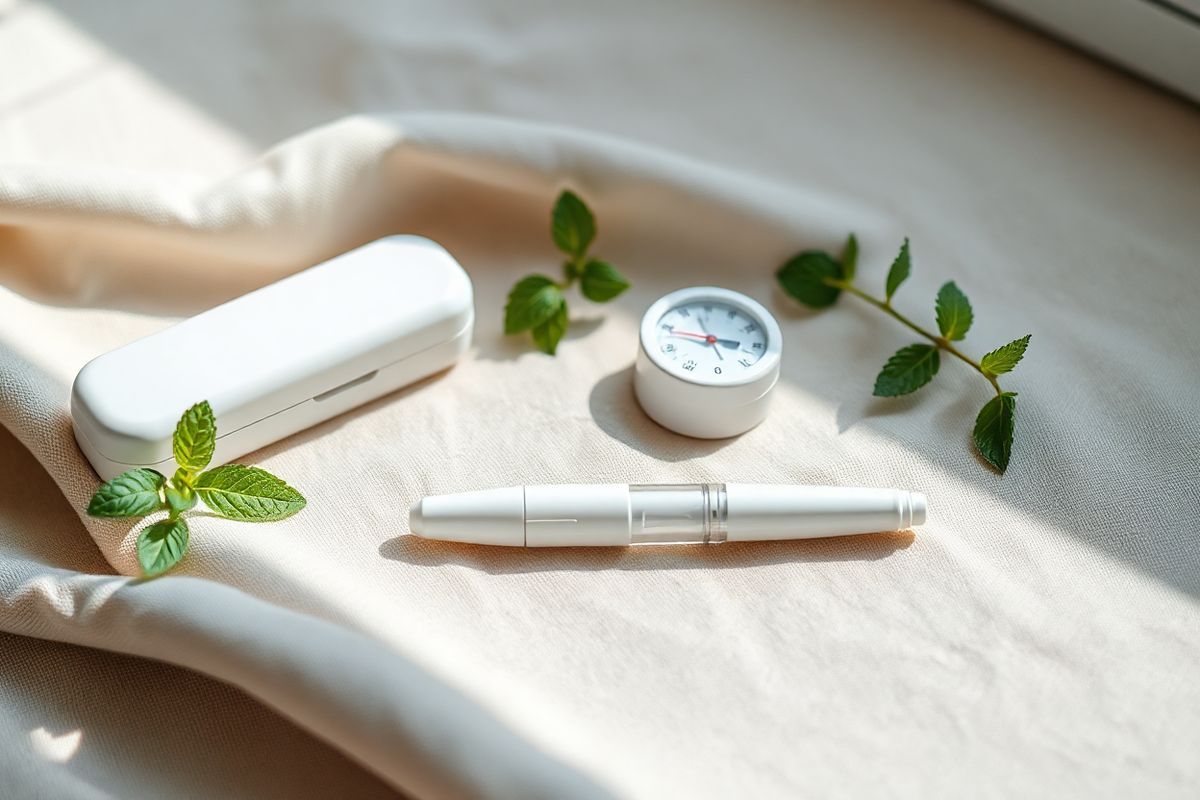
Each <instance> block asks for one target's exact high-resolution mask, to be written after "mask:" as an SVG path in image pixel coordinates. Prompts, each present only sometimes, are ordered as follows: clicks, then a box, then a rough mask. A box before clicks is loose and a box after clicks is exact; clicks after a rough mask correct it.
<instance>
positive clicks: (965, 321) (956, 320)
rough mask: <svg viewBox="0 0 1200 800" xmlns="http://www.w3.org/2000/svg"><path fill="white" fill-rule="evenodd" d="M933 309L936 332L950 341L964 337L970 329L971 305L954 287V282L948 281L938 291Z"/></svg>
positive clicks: (956, 287) (972, 314) (971, 319)
mask: <svg viewBox="0 0 1200 800" xmlns="http://www.w3.org/2000/svg"><path fill="white" fill-rule="evenodd" d="M934 308H935V309H936V310H937V324H938V330H940V331H941V332H942V336H945V337H946V338H947V339H949V340H951V341H958V340H960V339H963V338H965V337H966V335H967V331H969V330H970V329H971V322H972V321H973V320H974V319H975V314H974V312H972V311H971V303H970V301H968V300H967V296H966V295H965V294H963V292H962V289H959V288H958V286H956V285H955V283H954V281H948V282H947V283H946V284H945V285H944V286H942V288H941V289H938V293H937V302H936V303H934Z"/></svg>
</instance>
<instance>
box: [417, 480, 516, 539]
mask: <svg viewBox="0 0 1200 800" xmlns="http://www.w3.org/2000/svg"><path fill="white" fill-rule="evenodd" d="M408 530H409V532H410V533H415V534H416V535H418V536H423V537H425V538H427V539H439V540H442V541H447V542H469V543H471V544H498V545H507V546H509V547H524V546H525V491H524V489H522V487H520V486H512V487H509V488H506V489H486V490H484V491H480V492H462V493H461V494H444V495H438V496H432V497H426V498H424V499H423V500H418V501H417V502H416V503H413V506H412V508H410V509H409V511H408Z"/></svg>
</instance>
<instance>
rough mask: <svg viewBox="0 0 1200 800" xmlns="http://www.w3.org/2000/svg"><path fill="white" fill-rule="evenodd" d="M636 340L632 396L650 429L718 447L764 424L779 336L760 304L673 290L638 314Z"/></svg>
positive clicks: (717, 293)
mask: <svg viewBox="0 0 1200 800" xmlns="http://www.w3.org/2000/svg"><path fill="white" fill-rule="evenodd" d="M639 339H640V344H641V346H640V347H639V348H638V355H637V361H636V362H635V365H634V374H633V390H634V393H635V395H636V396H637V399H638V402H639V403H641V405H642V409H643V410H644V411H645V412H646V414H647V415H649V417H650V418H651V419H653V420H654V421H655V422H657V423H658V424H660V425H662V426H663V427H665V428H670V429H671V430H673V431H675V432H677V433H682V434H684V435H686V436H696V437H699V438H701V439H721V438H724V437H726V436H736V435H737V434H739V433H744V432H745V431H748V430H750V429H751V428H753V427H754V426H755V425H757V424H758V423H760V422H762V421H763V418H764V417H766V414H767V408H768V405H769V403H770V399H771V393H772V390H773V389H774V388H775V383H776V382H777V381H778V379H779V372H780V363H781V359H782V356H783V336H782V335H781V334H780V332H779V323H778V322H776V321H775V318H774V317H772V316H771V313H770V312H769V311H767V309H765V308H763V306H762V304H760V303H758V302H757V301H755V300H753V299H751V298H749V297H747V296H746V295H744V294H739V293H738V292H734V291H730V290H729V289H722V288H720V287H717V286H694V287H691V288H688V289H679V290H678V291H674V292H671V293H670V294H668V295H666V296H665V297H660V298H659V299H658V300H657V301H656V302H655V303H654V304H653V305H651V306H650V308H648V309H647V310H646V313H645V315H644V316H643V317H642V326H641V333H640V336H639Z"/></svg>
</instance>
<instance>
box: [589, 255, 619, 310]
mask: <svg viewBox="0 0 1200 800" xmlns="http://www.w3.org/2000/svg"><path fill="white" fill-rule="evenodd" d="M579 288H580V289H581V290H582V291H583V296H584V297H586V298H587V299H588V300H592V301H595V302H597V303H607V302H608V301H609V300H612V299H613V298H614V297H616V296H617V295H619V294H620V293H621V292H623V291H625V290H626V289H628V288H629V281H627V280H625V276H624V275H622V274H621V273H619V272H617V270H616V269H615V268H614V267H613V266H612V265H611V264H609V263H608V262H606V261H597V260H596V259H591V260H590V261H588V262H587V264H586V265H584V268H583V282H582V283H581V284H580V287H579Z"/></svg>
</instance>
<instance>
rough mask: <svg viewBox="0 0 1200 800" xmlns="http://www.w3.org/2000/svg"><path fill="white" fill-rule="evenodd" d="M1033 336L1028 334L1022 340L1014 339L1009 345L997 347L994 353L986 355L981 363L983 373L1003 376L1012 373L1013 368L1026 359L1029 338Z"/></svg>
mask: <svg viewBox="0 0 1200 800" xmlns="http://www.w3.org/2000/svg"><path fill="white" fill-rule="evenodd" d="M1032 335H1033V334H1026V335H1024V336H1022V337H1021V338H1020V339H1013V340H1012V341H1011V342H1009V343H1008V344H1006V345H1004V346H1002V347H997V348H996V349H995V350H993V351H992V352H990V353H988V354H987V355H985V356H984V357H983V358H982V359H980V361H979V366H981V367H983V371H984V372H986V373H988V374H989V375H1003V374H1004V373H1006V372H1012V370H1013V367H1015V366H1017V364H1018V363H1019V362H1020V361H1021V359H1022V358H1024V357H1025V348H1026V347H1028V346H1029V337H1030V336H1032Z"/></svg>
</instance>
